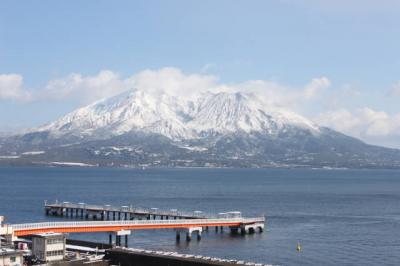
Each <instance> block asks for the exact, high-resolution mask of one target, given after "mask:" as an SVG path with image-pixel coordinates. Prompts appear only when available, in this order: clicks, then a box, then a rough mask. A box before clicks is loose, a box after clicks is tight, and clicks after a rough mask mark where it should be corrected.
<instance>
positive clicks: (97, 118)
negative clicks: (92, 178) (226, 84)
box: [0, 90, 400, 168]
mask: <svg viewBox="0 0 400 266" xmlns="http://www.w3.org/2000/svg"><path fill="white" fill-rule="evenodd" d="M54 161H64V162H81V163H87V164H92V165H101V166H129V167H142V166H148V167H161V166H162V167H165V166H167V167H193V166H195V167H308V168H313V167H316V168H320V167H332V168H343V167H346V168H400V150H396V149H389V148H383V147H377V146H372V145H368V144H365V143H364V142H362V141H360V140H358V139H355V138H352V137H349V136H346V135H344V134H342V133H339V132H336V131H334V130H332V129H329V128H325V127H320V126H318V125H317V124H315V123H313V122H312V121H310V120H308V119H306V118H304V117H302V116H300V115H298V114H296V113H293V112H291V111H287V110H284V109H281V108H277V107H274V106H270V105H268V104H266V103H265V102H264V101H263V100H262V99H260V98H259V97H258V96H257V95H254V94H246V93H239V92H237V93H229V92H219V93H211V92H208V93H202V94H199V95H196V96H193V97H186V98H185V97H179V96H173V95H169V94H166V93H160V94H151V93H146V92H144V91H140V90H130V91H127V92H124V93H122V94H119V95H116V96H113V97H111V98H107V99H103V100H100V101H97V102H95V103H93V104H90V105H88V106H85V107H82V108H79V109H77V110H75V111H73V112H71V113H69V114H67V115H66V116H64V117H62V118H60V119H58V120H56V121H53V122H51V123H49V124H47V125H45V126H42V127H39V128H37V129H32V130H30V131H29V132H27V133H25V134H22V135H17V136H12V137H6V138H1V139H0V164H51V162H54Z"/></svg>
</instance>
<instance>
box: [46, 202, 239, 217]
mask: <svg viewBox="0 0 400 266" xmlns="http://www.w3.org/2000/svg"><path fill="white" fill-rule="evenodd" d="M44 208H45V212H46V215H50V216H64V217H71V218H72V217H75V218H80V219H92V220H134V219H147V220H150V219H157V218H159V219H211V218H229V217H237V216H238V214H240V212H228V213H219V214H207V213H203V212H202V211H193V212H185V211H178V210H177V209H171V210H160V209H158V208H141V207H133V206H121V207H115V206H111V205H90V204H86V203H70V202H55V203H50V204H49V203H47V202H45V205H44Z"/></svg>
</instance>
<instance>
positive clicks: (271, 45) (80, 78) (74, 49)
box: [0, 0, 400, 148]
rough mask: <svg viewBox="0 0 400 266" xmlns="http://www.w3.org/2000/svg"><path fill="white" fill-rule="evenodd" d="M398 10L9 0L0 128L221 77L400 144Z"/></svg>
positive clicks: (270, 2) (339, 0)
mask: <svg viewBox="0 0 400 266" xmlns="http://www.w3.org/2000/svg"><path fill="white" fill-rule="evenodd" d="M399 13H400V1H397V0H380V1H372V0H371V1H370V0H347V1H344V0H325V1H317V0H308V1H306V0H263V1H255V0H247V1H241V0H235V1H228V0H227V1H224V0H209V1H207V0H202V1H199V0H198V1H194V0H193V1H191V0H181V1H174V0H169V1H161V0H160V1H156V0H146V1H121V0H113V1H111V0H109V1H102V0H85V1H78V0H68V1H63V0H60V1H46V0H42V1H34V0H26V1H20V0H2V1H1V2H0V132H17V131H20V130H22V129H24V128H32V127H37V126H40V125H42V124H45V123H47V122H49V121H52V120H54V119H57V118H59V117H61V116H63V115H65V114H66V113H68V112H71V111H72V110H74V109H76V108H78V107H81V106H84V105H86V104H89V103H91V102H93V101H96V100H98V99H101V98H104V97H108V96H111V95H114V94H117V93H119V92H122V91H124V90H126V89H129V88H132V87H139V88H149V89H150V87H151V86H154V87H160V88H162V89H165V90H166V91H170V90H174V91H182V92H189V91H196V90H211V91H212V90H213V89H216V88H221V87H222V88H229V89H232V90H240V91H252V92H257V93H259V94H261V95H263V97H265V98H266V99H267V100H268V101H269V102H270V103H271V104H275V105H279V106H282V107H285V108H288V109H290V110H292V111H295V112H298V113H299V114H301V115H303V116H305V117H307V118H309V119H311V120H313V121H314V122H316V123H319V124H320V125H323V126H328V127H331V128H334V129H336V130H339V131H341V132H344V133H346V134H348V135H351V136H354V137H357V138H360V139H362V140H364V141H366V142H368V143H371V144H376V145H382V146H387V147H396V148H400V49H399V47H400V16H399V15H398V14H399ZM177 88H179V89H177Z"/></svg>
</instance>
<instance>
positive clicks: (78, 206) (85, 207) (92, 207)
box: [45, 202, 228, 219]
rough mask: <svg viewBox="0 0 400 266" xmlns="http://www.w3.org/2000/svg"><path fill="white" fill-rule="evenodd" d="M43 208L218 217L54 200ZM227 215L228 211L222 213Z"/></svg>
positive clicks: (208, 214) (201, 213) (215, 215)
mask: <svg viewBox="0 0 400 266" xmlns="http://www.w3.org/2000/svg"><path fill="white" fill-rule="evenodd" d="M45 208H70V209H83V210H87V211H99V212H100V211H110V212H114V211H115V212H129V213H133V214H143V215H149V214H150V215H158V216H161V215H163V216H176V217H193V218H199V219H201V218H204V219H209V218H220V217H221V215H220V214H219V215H218V214H210V213H203V212H200V211H193V212H187V211H178V210H160V209H158V208H143V207H133V206H122V207H115V206H111V205H93V204H85V203H78V204H76V203H70V202H62V203H61V202H56V203H52V204H47V202H46V203H45ZM224 214H225V215H228V213H224Z"/></svg>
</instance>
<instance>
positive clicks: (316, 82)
mask: <svg viewBox="0 0 400 266" xmlns="http://www.w3.org/2000/svg"><path fill="white" fill-rule="evenodd" d="M330 86H331V81H330V80H329V79H328V78H327V77H320V78H314V79H312V80H311V82H310V83H309V84H308V85H307V86H306V87H305V89H304V97H305V98H306V99H312V98H314V97H316V96H317V95H319V94H320V92H321V91H322V90H325V89H327V88H329V87H330Z"/></svg>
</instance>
